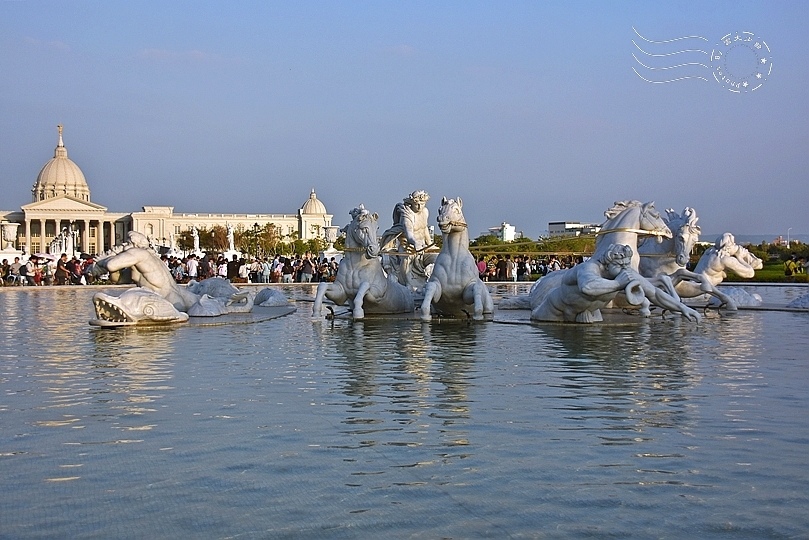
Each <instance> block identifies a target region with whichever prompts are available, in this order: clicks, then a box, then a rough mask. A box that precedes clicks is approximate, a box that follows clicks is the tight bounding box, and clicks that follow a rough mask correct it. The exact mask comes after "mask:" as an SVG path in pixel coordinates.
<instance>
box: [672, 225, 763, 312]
mask: <svg viewBox="0 0 809 540" xmlns="http://www.w3.org/2000/svg"><path fill="white" fill-rule="evenodd" d="M763 266H764V263H763V262H762V261H761V259H759V258H758V257H756V256H755V255H753V254H752V253H750V251H748V250H747V249H746V248H744V247H743V246H740V245H739V244H737V243H736V239H735V238H734V237H733V235H732V234H731V233H729V232H726V233H725V234H723V235H722V236H720V237H719V238H717V239H716V242H715V243H714V245H713V246H711V247H710V248H708V249H707V250H705V253H703V254H702V257H700V259H699V262H698V263H697V266H696V267H695V268H694V271H693V272H689V271H688V270H685V269H680V270H678V271H676V272H674V273H673V274H671V275H670V276H669V277H670V278H671V281H672V284H673V286H674V290H675V291H676V292H677V294H678V295H679V296H680V297H681V298H694V297H697V296H701V295H703V294H706V293H707V294H710V295H711V296H714V297H716V298H717V299H718V300H719V301H720V307H721V306H725V307H726V308H727V309H729V310H731V311H735V310H736V309H738V308H737V305H736V302H735V301H734V300H733V299H732V298H731V297H730V296H728V295H726V294H724V293H723V292H721V291H719V289H718V288H717V285H719V284H720V283H721V282H722V281H723V280H724V279H725V278H726V277H727V270H731V271H732V272H733V273H734V274H736V275H737V276H739V277H742V278H752V277H754V276H755V274H756V270H761V269H762V268H763Z"/></svg>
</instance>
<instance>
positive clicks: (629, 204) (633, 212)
mask: <svg viewBox="0 0 809 540" xmlns="http://www.w3.org/2000/svg"><path fill="white" fill-rule="evenodd" d="M604 216H605V217H606V218H607V220H606V221H605V222H604V223H603V224H602V225H601V229H600V230H599V231H598V233H597V235H598V236H597V238H596V249H595V252H594V253H593V255H592V257H593V258H595V259H600V258H602V257H603V256H604V254H605V253H606V251H607V250H608V249H610V246H617V245H621V246H628V247H629V248H630V249H631V250H632V255H631V259H630V263H629V267H630V268H632V269H633V270H635V271H637V270H638V267H639V265H640V257H639V256H638V254H637V251H638V237H640V236H654V237H656V238H657V241H658V242H662V240H663V238H671V236H672V234H671V230H670V229H669V228H668V226H667V225H666V222H665V221H663V219H662V218H661V217H660V214H659V213H658V211H657V210H656V209H655V207H654V203H653V202H649V203H641V202H640V201H619V202H616V203H615V204H614V205H613V206H612V207H610V208H609V209H607V210H606V211H605V212H604ZM570 270H571V269H566V270H557V271H556V272H551V273H550V274H548V275H547V276H544V277H542V278H540V279H539V280H538V281H537V282H536V283H534V285H533V286H532V287H531V290H530V291H529V293H528V299H529V306H527V307H530V309H532V310H533V309H536V308H537V307H538V306H539V305H540V304H542V302H543V301H544V300H545V297H546V296H547V295H548V294H549V293H550V292H551V291H553V290H554V289H556V288H557V287H559V286H560V285H561V284H562V282H563V281H564V277H565V276H564V274H565V272H569V271H570ZM523 303H524V302H521V301H519V300H513V301H511V302H510V304H513V307H514V308H515V309H519V308H521V307H523V306H522V304H523ZM640 311H641V314H642V315H644V316H648V315H649V314H650V310H649V300H648V299H647V300H646V301H645V302H643V304H642V305H641V307H640Z"/></svg>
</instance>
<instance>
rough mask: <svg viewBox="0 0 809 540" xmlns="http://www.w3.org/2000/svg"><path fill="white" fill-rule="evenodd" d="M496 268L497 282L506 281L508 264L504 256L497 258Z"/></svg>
mask: <svg viewBox="0 0 809 540" xmlns="http://www.w3.org/2000/svg"><path fill="white" fill-rule="evenodd" d="M495 267H496V268H497V281H505V280H506V272H507V271H508V264H507V263H506V260H505V259H504V258H503V256H502V255H498V256H497V264H496V265H495Z"/></svg>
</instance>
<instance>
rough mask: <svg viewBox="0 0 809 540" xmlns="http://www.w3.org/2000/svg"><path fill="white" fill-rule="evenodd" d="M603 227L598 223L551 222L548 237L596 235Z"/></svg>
mask: <svg viewBox="0 0 809 540" xmlns="http://www.w3.org/2000/svg"><path fill="white" fill-rule="evenodd" d="M600 230H601V225H599V224H596V223H581V222H579V221H551V222H549V223H548V236H551V237H560V236H581V235H591V234H596V233H597V232H598V231H600Z"/></svg>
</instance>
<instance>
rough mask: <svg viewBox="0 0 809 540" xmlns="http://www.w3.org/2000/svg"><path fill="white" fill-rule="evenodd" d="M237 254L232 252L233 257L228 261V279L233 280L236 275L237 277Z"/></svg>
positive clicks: (238, 265)
mask: <svg viewBox="0 0 809 540" xmlns="http://www.w3.org/2000/svg"><path fill="white" fill-rule="evenodd" d="M240 266H241V264H239V256H238V255H236V254H235V253H234V254H233V259H232V260H230V261H228V279H229V280H230V281H231V282H233V281H234V280H235V279H236V278H237V277H239V267H240Z"/></svg>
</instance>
